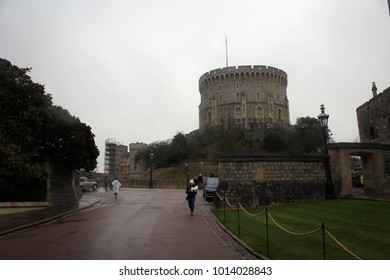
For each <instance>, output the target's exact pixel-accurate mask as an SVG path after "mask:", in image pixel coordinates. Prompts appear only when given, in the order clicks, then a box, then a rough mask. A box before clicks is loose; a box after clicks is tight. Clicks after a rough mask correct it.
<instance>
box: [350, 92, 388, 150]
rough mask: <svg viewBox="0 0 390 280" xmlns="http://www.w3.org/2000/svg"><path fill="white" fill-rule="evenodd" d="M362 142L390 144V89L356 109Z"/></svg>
mask: <svg viewBox="0 0 390 280" xmlns="http://www.w3.org/2000/svg"><path fill="white" fill-rule="evenodd" d="M356 114H357V119H358V126H359V136H360V142H362V143H381V144H390V87H389V88H387V89H386V90H384V91H383V92H382V93H379V94H378V95H375V96H373V97H372V98H371V99H370V100H369V101H367V102H366V103H364V104H363V105H361V106H359V107H358V108H357V109H356Z"/></svg>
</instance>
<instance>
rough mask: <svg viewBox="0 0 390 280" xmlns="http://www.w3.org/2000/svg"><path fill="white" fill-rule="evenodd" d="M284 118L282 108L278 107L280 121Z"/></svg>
mask: <svg viewBox="0 0 390 280" xmlns="http://www.w3.org/2000/svg"><path fill="white" fill-rule="evenodd" d="M281 120H282V109H280V108H279V109H278V121H281Z"/></svg>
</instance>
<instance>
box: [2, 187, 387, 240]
mask: <svg viewBox="0 0 390 280" xmlns="http://www.w3.org/2000/svg"><path fill="white" fill-rule="evenodd" d="M352 198H356V199H370V200H379V201H390V193H386V194H377V195H365V194H364V193H363V192H362V191H361V190H359V189H354V192H353V196H352ZM101 200H102V198H101V197H97V196H93V195H83V196H82V198H81V199H80V201H79V203H78V204H76V205H74V206H69V207H62V208H58V207H17V208H15V207H14V208H11V207H6V208H4V207H2V208H0V236H3V235H6V234H9V233H12V232H16V231H20V230H23V229H27V228H30V227H34V226H37V225H39V224H44V223H47V222H50V221H53V220H56V219H59V218H61V217H64V216H67V215H71V214H73V213H75V212H77V211H81V210H83V209H86V208H89V207H92V206H93V205H95V204H96V203H98V202H100V201H101ZM206 211H207V210H206ZM209 216H211V215H207V218H206V222H207V223H208V224H215V223H216V221H215V220H216V219H211V218H210V217H209ZM218 227H221V228H222V229H223V230H224V231H227V230H226V229H224V228H223V225H221V224H219V225H217V227H216V226H214V227H213V230H214V231H215V230H216V229H217V228H218ZM233 238H234V237H233ZM236 241H237V242H240V240H236ZM244 245H245V244H244Z"/></svg>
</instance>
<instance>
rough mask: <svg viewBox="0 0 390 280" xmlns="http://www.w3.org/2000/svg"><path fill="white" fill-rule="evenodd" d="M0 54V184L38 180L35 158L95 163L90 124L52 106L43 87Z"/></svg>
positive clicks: (72, 163) (78, 165)
mask: <svg viewBox="0 0 390 280" xmlns="http://www.w3.org/2000/svg"><path fill="white" fill-rule="evenodd" d="M29 71H30V69H29V68H19V67H17V66H14V65H12V64H11V63H10V62H9V61H7V60H5V59H1V58H0V108H1V110H0V166H1V167H0V185H5V186H10V185H11V186H18V185H29V184H31V183H32V182H34V181H36V180H43V179H44V178H45V176H46V174H45V172H44V171H43V170H42V169H41V167H40V166H39V164H37V163H39V162H42V161H52V162H61V163H62V164H63V165H64V166H67V167H69V168H77V169H79V168H85V169H87V170H92V169H94V168H95V167H96V164H97V161H96V159H97V156H98V155H99V151H98V149H97V147H96V145H95V141H94V135H93V133H92V132H91V128H90V127H89V126H87V125H86V124H84V123H82V122H81V121H80V120H79V119H78V118H76V117H74V116H71V115H70V114H69V112H68V111H66V110H65V109H63V108H61V107H59V106H54V105H53V104H52V98H51V96H50V95H49V94H47V93H45V89H44V86H42V85H40V84H37V83H34V82H33V81H32V80H31V78H30V77H29V76H28V72H29Z"/></svg>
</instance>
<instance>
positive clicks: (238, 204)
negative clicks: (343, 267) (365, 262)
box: [218, 194, 362, 260]
mask: <svg viewBox="0 0 390 280" xmlns="http://www.w3.org/2000/svg"><path fill="white" fill-rule="evenodd" d="M218 198H219V199H220V200H223V199H225V200H226V203H227V204H228V205H229V206H230V207H231V208H235V207H237V206H239V207H240V208H241V209H242V210H243V211H244V213H246V214H247V215H249V216H252V217H256V216H260V215H263V214H264V213H265V212H266V210H265V209H264V210H263V211H262V212H261V213H257V214H253V213H250V212H248V211H247V210H246V209H245V208H244V207H243V206H242V205H241V203H239V202H238V203H236V204H235V205H231V204H230V202H229V200H228V198H227V197H226V196H225V197H224V198H223V197H221V196H220V195H219V194H218ZM267 215H268V217H269V218H270V219H271V220H272V222H273V223H274V224H275V225H276V226H277V227H279V228H280V229H281V230H283V231H285V232H287V233H289V234H292V235H299V236H303V235H310V234H313V233H316V232H318V231H320V230H321V229H322V227H319V228H317V229H315V230H312V231H308V232H293V231H290V230H288V229H286V228H285V227H283V226H282V225H280V224H279V223H277V222H276V221H275V219H274V218H273V217H272V216H271V215H270V214H269V213H268V212H267ZM325 232H326V234H328V235H329V237H330V238H332V239H333V241H335V242H336V243H337V244H338V245H339V246H340V247H341V248H343V249H344V250H345V251H346V252H347V253H348V254H350V255H351V256H353V257H354V258H356V259H358V260H361V259H362V258H360V257H359V256H358V255H356V254H355V253H353V252H352V251H350V250H349V249H348V248H347V247H345V246H344V245H343V244H342V243H341V242H340V241H338V240H337V239H336V238H335V237H334V236H333V235H332V234H331V233H330V232H329V231H328V230H327V229H325Z"/></svg>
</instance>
